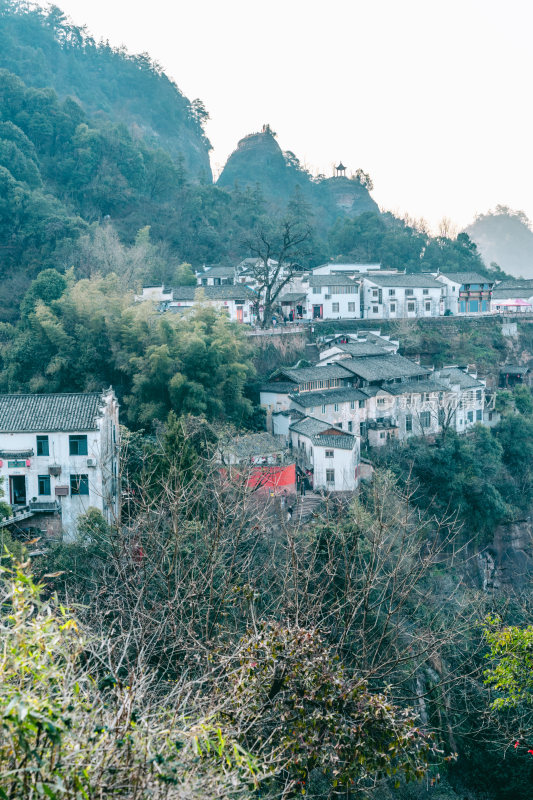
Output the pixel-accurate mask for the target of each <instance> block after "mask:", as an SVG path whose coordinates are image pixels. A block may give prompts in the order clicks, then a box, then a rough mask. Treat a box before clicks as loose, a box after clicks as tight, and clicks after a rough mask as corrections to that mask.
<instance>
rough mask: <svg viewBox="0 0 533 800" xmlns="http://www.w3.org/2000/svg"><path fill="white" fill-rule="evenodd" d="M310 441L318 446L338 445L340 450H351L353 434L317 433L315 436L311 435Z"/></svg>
mask: <svg viewBox="0 0 533 800" xmlns="http://www.w3.org/2000/svg"><path fill="white" fill-rule="evenodd" d="M311 441H312V442H313V444H314V445H317V446H318V447H338V448H340V449H341V450H353V446H354V443H355V436H354V435H353V434H351V433H343V434H342V436H341V435H340V434H333V435H328V434H322V433H319V434H317V436H313V437H312V439H311Z"/></svg>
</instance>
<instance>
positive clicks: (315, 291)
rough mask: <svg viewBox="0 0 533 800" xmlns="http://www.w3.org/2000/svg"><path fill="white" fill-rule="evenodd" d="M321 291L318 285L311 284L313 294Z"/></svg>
mask: <svg viewBox="0 0 533 800" xmlns="http://www.w3.org/2000/svg"><path fill="white" fill-rule="evenodd" d="M321 291H322V289H321V287H320V286H313V294H320V293H321Z"/></svg>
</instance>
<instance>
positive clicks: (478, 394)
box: [476, 389, 481, 400]
mask: <svg viewBox="0 0 533 800" xmlns="http://www.w3.org/2000/svg"><path fill="white" fill-rule="evenodd" d="M476 400H481V389H478V390H477V391H476Z"/></svg>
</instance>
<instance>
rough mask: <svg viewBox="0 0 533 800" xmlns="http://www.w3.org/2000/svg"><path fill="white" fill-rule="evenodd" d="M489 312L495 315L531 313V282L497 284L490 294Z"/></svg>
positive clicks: (532, 282)
mask: <svg viewBox="0 0 533 800" xmlns="http://www.w3.org/2000/svg"><path fill="white" fill-rule="evenodd" d="M491 310H492V311H493V312H494V313H496V314H524V313H531V311H533V281H520V282H518V281H517V282H516V283H514V282H513V283H512V284H504V283H501V284H498V286H496V288H495V289H494V290H493V292H492V302H491Z"/></svg>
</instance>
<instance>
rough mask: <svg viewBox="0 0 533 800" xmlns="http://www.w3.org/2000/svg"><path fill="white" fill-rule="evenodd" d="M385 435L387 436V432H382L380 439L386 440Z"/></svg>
mask: <svg viewBox="0 0 533 800" xmlns="http://www.w3.org/2000/svg"><path fill="white" fill-rule="evenodd" d="M385 435H386V434H385V431H382V432H381V433H380V434H379V438H380V439H384V438H385Z"/></svg>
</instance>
